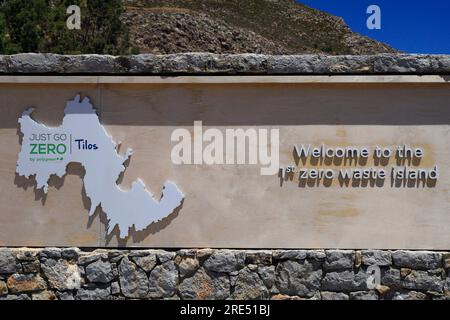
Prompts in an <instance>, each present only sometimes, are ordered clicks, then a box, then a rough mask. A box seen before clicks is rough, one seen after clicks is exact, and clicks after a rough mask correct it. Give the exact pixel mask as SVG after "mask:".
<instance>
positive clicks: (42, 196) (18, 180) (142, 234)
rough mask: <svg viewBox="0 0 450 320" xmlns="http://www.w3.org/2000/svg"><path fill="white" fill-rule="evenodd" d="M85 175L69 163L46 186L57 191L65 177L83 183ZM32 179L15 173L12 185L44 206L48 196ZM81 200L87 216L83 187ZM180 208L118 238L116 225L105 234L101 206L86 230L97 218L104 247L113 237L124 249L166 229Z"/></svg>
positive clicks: (76, 166)
mask: <svg viewBox="0 0 450 320" xmlns="http://www.w3.org/2000/svg"><path fill="white" fill-rule="evenodd" d="M129 164H130V158H129V159H128V160H127V161H126V162H125V163H124V165H125V167H128V165H129ZM124 171H125V170H124ZM85 174H86V171H85V169H84V167H83V166H82V165H81V164H80V163H75V162H71V163H69V164H68V165H67V168H66V174H65V175H64V176H63V177H61V178H60V177H58V176H56V175H52V176H51V177H50V179H49V183H48V184H49V187H53V188H56V189H57V190H59V189H61V188H62V187H63V185H64V182H65V179H66V176H67V175H75V176H78V177H79V178H80V179H81V180H82V181H83V179H84V176H85ZM34 178H35V176H30V177H29V178H26V177H23V176H19V175H18V174H17V173H16V174H15V177H14V184H15V185H16V186H17V187H19V188H22V189H23V190H28V188H34V194H35V200H36V201H40V202H41V204H42V206H45V203H46V200H47V197H48V194H46V193H45V192H44V191H43V189H36V180H35V179H34ZM122 179H123V172H122V174H121V176H120V177H119V179H118V184H120V183H121V181H122ZM81 199H82V201H83V207H84V208H85V209H86V211H85V212H83V214H85V215H86V216H88V212H89V209H90V207H91V201H90V199H89V197H88V196H87V195H86V190H85V188H84V185H83V188H82V189H81ZM182 207H183V203H181V205H180V206H179V207H178V208H177V209H176V210H174V212H172V213H171V214H170V215H169V216H167V217H166V218H165V219H163V220H161V221H158V222H155V223H152V224H150V225H149V226H148V227H147V228H145V229H144V230H141V231H136V230H135V229H134V227H133V228H130V229H129V236H128V237H127V238H120V232H119V228H118V226H117V225H116V226H114V228H113V229H112V231H111V233H110V234H109V235H108V234H106V233H107V229H108V228H107V227H108V223H109V220H108V218H107V215H106V213H105V212H103V210H102V208H101V205H99V206H98V207H97V208H96V210H95V212H94V214H93V215H92V216H88V221H87V225H86V228H87V229H89V228H90V227H91V226H92V223H93V222H94V220H95V219H96V218H97V217H98V218H99V219H100V221H101V222H102V223H103V224H104V226H105V239H104V241H105V245H106V246H108V245H109V244H110V243H111V241H112V240H113V239H114V237H116V241H117V245H118V246H119V247H125V246H127V242H128V241H129V240H130V239H131V240H132V242H133V243H139V242H142V241H143V240H145V238H147V237H148V236H149V235H151V234H156V233H158V232H160V231H161V230H163V229H164V228H166V227H167V226H168V225H169V224H170V223H171V222H172V221H173V220H174V219H175V218H176V217H178V214H179V212H180V210H181V209H182ZM102 241H103V240H102Z"/></svg>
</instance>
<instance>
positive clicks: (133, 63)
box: [0, 53, 450, 76]
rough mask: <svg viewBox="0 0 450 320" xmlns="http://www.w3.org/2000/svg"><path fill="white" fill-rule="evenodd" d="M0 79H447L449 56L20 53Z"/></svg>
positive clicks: (1, 59)
mask: <svg viewBox="0 0 450 320" xmlns="http://www.w3.org/2000/svg"><path fill="white" fill-rule="evenodd" d="M0 75H4V76H5V75H124V76H125V75H147V76H148V75H154V76H164V75H166V76H177V75H282V76H285V75H450V55H410V54H378V55H363V56H353V55H342V56H329V55H318V54H307V55H285V56H275V55H261V54H211V53H183V54H169V55H152V54H141V55H132V56H109V55H57V54H40V53H23V54H17V55H4V56H0Z"/></svg>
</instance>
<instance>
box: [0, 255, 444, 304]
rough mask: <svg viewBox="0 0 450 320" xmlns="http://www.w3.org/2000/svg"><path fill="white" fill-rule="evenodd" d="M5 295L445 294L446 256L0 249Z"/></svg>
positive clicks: (0, 287) (0, 284)
mask: <svg viewBox="0 0 450 320" xmlns="http://www.w3.org/2000/svg"><path fill="white" fill-rule="evenodd" d="M373 265H377V266H378V267H379V269H378V268H376V267H375V268H374V267H371V266H373ZM368 268H369V270H368ZM373 268H374V269H375V273H376V272H377V270H380V271H381V273H380V275H381V277H380V280H381V282H380V283H378V284H377V285H376V286H375V288H374V289H372V290H369V289H368V284H367V283H369V285H370V284H371V283H373V282H371V281H370V279H369V281H368V278H369V277H372V276H371V269H373ZM5 299H6V300H28V299H33V300H42V299H43V300H56V299H60V300H72V299H79V300H85V299H89V300H90V299H185V300H189V299H324V300H330V299H333V300H348V299H350V300H352V299H355V300H361V299H363V300H367V299H396V300H398V299H405V300H407V299H450V253H448V252H432V251H405V250H397V251H387V250H360V251H359V250H214V249H198V250H195V249H184V250H178V251H165V250H153V249H152V250H116V249H111V250H107V249H98V250H95V251H82V250H80V249H78V248H46V249H29V248H20V249H10V248H2V249H0V300H5Z"/></svg>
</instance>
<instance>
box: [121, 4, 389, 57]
mask: <svg viewBox="0 0 450 320" xmlns="http://www.w3.org/2000/svg"><path fill="white" fill-rule="evenodd" d="M122 2H123V3H124V6H125V11H124V13H123V14H122V17H121V20H122V21H123V22H124V23H125V25H126V26H127V27H128V29H129V34H130V40H131V41H130V42H131V45H132V46H134V47H135V48H139V50H140V52H141V53H154V54H160V53H181V52H211V53H264V54H293V53H296V54H302V53H325V54H376V53H396V52H397V51H396V50H395V49H393V48H392V47H390V46H389V45H387V44H385V43H382V42H379V41H376V40H373V39H370V38H368V37H366V36H363V35H361V34H358V33H355V32H353V31H352V30H351V29H350V28H349V26H348V25H347V24H346V23H345V21H344V20H343V19H342V18H341V17H337V16H333V15H331V14H328V13H326V12H323V11H320V10H316V9H313V8H311V7H308V6H306V5H303V4H302V3H301V1H296V0H277V1H273V0H245V2H243V1H242V0H195V1H192V0H123V1H122Z"/></svg>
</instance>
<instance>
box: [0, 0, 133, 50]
mask: <svg viewBox="0 0 450 320" xmlns="http://www.w3.org/2000/svg"><path fill="white" fill-rule="evenodd" d="M74 4H75V5H79V6H80V8H81V30H69V29H68V28H67V26H66V21H67V18H68V17H69V16H68V14H67V13H66V10H67V7H69V6H70V5H74ZM122 12H123V7H122V2H121V0H108V1H104V0H0V53H2V54H10V53H18V52H50V53H60V54H81V53H98V54H114V55H120V54H127V53H129V52H130V50H131V49H130V45H129V39H128V31H127V30H126V28H125V26H124V25H123V24H122V22H121V21H120V15H121V14H122Z"/></svg>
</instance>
